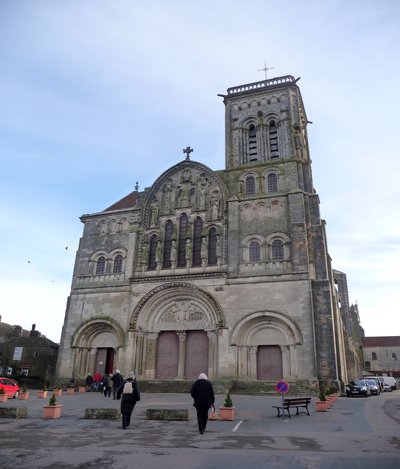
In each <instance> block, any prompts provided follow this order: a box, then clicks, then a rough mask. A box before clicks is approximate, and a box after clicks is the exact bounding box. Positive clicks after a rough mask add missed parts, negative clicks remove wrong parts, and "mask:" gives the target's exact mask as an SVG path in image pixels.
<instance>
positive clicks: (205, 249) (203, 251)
mask: <svg viewBox="0 0 400 469" xmlns="http://www.w3.org/2000/svg"><path fill="white" fill-rule="evenodd" d="M200 257H201V259H202V260H204V259H208V246H207V238H206V237H205V236H203V241H202V242H201V249H200Z"/></svg>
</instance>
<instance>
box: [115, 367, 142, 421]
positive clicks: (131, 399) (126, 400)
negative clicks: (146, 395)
mask: <svg viewBox="0 0 400 469" xmlns="http://www.w3.org/2000/svg"><path fill="white" fill-rule="evenodd" d="M121 396H122V399H121ZM117 399H118V400H119V399H121V414H122V428H123V429H124V430H125V429H126V427H128V426H129V424H130V423H131V415H132V411H133V409H134V408H135V405H136V402H137V401H140V391H139V386H138V383H137V381H136V378H135V374H134V373H133V371H130V372H129V373H128V374H127V376H126V380H125V381H123V382H122V384H121V386H120V387H119V389H118V392H117Z"/></svg>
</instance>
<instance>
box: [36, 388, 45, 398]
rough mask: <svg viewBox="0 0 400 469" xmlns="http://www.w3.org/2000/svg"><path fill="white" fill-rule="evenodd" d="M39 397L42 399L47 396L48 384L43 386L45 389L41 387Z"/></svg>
mask: <svg viewBox="0 0 400 469" xmlns="http://www.w3.org/2000/svg"><path fill="white" fill-rule="evenodd" d="M37 397H39V398H40V399H45V398H46V397H47V386H46V385H44V386H43V389H41V390H39V391H38V392H37Z"/></svg>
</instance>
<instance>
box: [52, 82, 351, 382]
mask: <svg viewBox="0 0 400 469" xmlns="http://www.w3.org/2000/svg"><path fill="white" fill-rule="evenodd" d="M297 82H298V79H295V78H294V77H292V76H283V77H278V78H274V79H268V80H264V81H259V82H256V83H250V84H246V85H241V86H236V87H232V88H229V89H228V90H227V92H226V94H223V95H219V96H220V97H222V98H223V102H224V105H225V127H226V129H225V134H226V151H225V169H222V170H218V171H215V170H212V169H210V168H209V167H207V166H205V165H204V164H202V163H201V162H197V161H194V160H193V159H192V156H193V155H192V154H191V152H192V149H191V148H190V147H187V148H186V149H185V150H184V151H183V158H182V160H181V161H179V162H178V163H177V164H176V165H175V166H172V167H170V168H167V169H166V170H165V171H164V172H163V173H162V174H161V175H160V176H159V177H158V179H156V180H155V181H154V183H153V185H152V186H151V187H149V188H146V189H145V190H144V191H139V188H138V185H137V184H136V187H135V190H134V192H132V193H130V194H128V195H127V196H126V197H124V198H123V199H121V200H120V201H118V202H116V203H115V204H113V205H112V206H110V207H108V208H107V209H105V210H103V211H101V212H98V213H93V214H86V215H83V216H82V217H81V221H82V223H83V224H84V229H83V235H82V238H81V240H80V244H79V249H78V252H77V255H76V263H75V268H74V273H73V279H72V287H71V293H70V296H69V298H68V301H67V308H66V315H65V322H64V326H63V332H62V340H61V345H60V353H59V359H58V365H57V376H58V379H59V380H68V381H69V380H70V379H71V378H74V379H77V380H79V379H83V378H84V377H85V376H86V375H87V373H88V372H91V373H93V372H95V371H97V370H98V371H100V372H101V373H103V372H109V373H111V372H112V371H113V370H114V369H116V368H119V369H120V370H121V372H122V373H123V374H125V373H126V372H128V371H129V370H134V371H135V373H136V374H137V376H138V378H139V379H141V380H144V381H151V380H157V381H160V380H194V379H195V378H197V376H198V374H199V373H200V372H206V373H207V374H208V375H209V376H210V378H211V379H212V380H231V381H233V382H256V381H263V382H271V383H272V382H273V383H275V382H276V381H277V380H280V379H282V378H283V379H286V380H288V381H289V382H291V383H299V382H300V383H306V384H308V385H309V386H310V387H312V386H314V387H315V386H316V385H317V383H318V382H319V383H321V382H324V383H325V384H328V383H329V385H332V384H333V385H334V384H336V385H340V384H341V383H343V382H346V381H347V378H348V376H347V375H348V367H349V363H350V364H351V363H352V361H354V359H355V357H356V355H357V353H356V348H357V344H355V343H353V342H352V338H351V334H349V333H348V331H346V330H345V327H344V321H343V318H342V314H341V311H340V298H339V296H340V295H339V292H338V289H337V286H335V278H334V271H333V269H332V267H331V259H330V256H329V254H328V251H327V239H326V231H325V223H324V221H323V220H322V219H321V217H320V210H319V197H318V194H317V192H316V191H315V189H314V185H313V180H312V172H311V160H310V152H309V147H308V140H307V123H308V121H307V117H306V112H305V108H304V105H303V101H302V97H301V94H300V89H299V87H298V84H297ZM346 293H347V292H346ZM349 354H350V355H351V356H350V358H349ZM352 355H354V356H352ZM350 366H351V365H350Z"/></svg>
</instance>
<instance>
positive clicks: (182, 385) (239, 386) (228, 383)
mask: <svg viewBox="0 0 400 469" xmlns="http://www.w3.org/2000/svg"><path fill="white" fill-rule="evenodd" d="M277 381H279V380H277ZM277 381H247V380H246V381H245V380H215V381H214V380H211V382H212V384H213V387H214V391H215V393H216V394H226V393H227V392H228V391H230V392H231V393H232V394H243V395H246V394H247V395H254V396H260V395H263V394H275V393H276V383H277ZM193 382H194V381H188V380H139V386H140V390H141V391H142V392H154V393H158V392H161V393H189V392H190V388H191V386H192V384H193ZM288 383H289V394H290V395H292V396H293V395H298V396H302V395H307V396H317V395H318V385H317V382H316V381H313V380H297V381H288Z"/></svg>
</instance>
